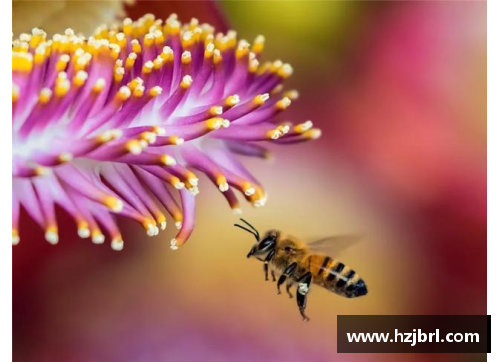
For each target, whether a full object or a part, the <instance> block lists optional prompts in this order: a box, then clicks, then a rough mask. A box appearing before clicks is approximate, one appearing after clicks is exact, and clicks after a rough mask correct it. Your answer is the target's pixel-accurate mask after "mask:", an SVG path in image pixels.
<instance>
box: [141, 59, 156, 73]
mask: <svg viewBox="0 0 500 362" xmlns="http://www.w3.org/2000/svg"><path fill="white" fill-rule="evenodd" d="M153 67H154V63H153V62H152V61H151V60H149V61H147V62H146V63H144V65H143V66H142V73H144V74H149V73H151V72H152V71H153Z"/></svg>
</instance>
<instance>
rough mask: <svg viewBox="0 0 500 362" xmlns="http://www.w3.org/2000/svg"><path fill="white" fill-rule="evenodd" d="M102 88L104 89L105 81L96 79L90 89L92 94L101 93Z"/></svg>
mask: <svg viewBox="0 0 500 362" xmlns="http://www.w3.org/2000/svg"><path fill="white" fill-rule="evenodd" d="M104 87H106V80H105V79H104V78H98V79H97V80H96V81H95V83H94V86H93V87H92V92H94V93H101V92H102V91H103V90H104Z"/></svg>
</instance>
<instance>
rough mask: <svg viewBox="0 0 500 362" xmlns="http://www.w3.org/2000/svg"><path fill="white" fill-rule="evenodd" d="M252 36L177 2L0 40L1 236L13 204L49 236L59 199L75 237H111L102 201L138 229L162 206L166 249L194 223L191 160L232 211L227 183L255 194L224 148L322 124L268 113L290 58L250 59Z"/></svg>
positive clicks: (119, 241) (279, 101) (52, 238)
mask: <svg viewBox="0 0 500 362" xmlns="http://www.w3.org/2000/svg"><path fill="white" fill-rule="evenodd" d="M263 45H264V38H263V37H262V36H259V37H257V38H256V40H255V41H254V42H253V45H250V44H249V43H248V42H247V41H245V40H240V41H238V40H237V37H236V33H235V32H234V31H229V32H228V33H227V34H221V33H218V34H214V29H213V28H212V27H211V26H209V25H207V24H199V23H198V21H197V20H196V19H192V20H191V22H190V23H189V24H184V25H182V24H181V23H180V22H179V21H178V20H177V16H176V15H175V14H174V15H171V16H170V17H169V18H168V19H167V20H166V21H165V23H163V22H162V20H157V19H155V17H154V16H153V15H145V16H144V17H142V18H140V19H139V20H137V21H135V22H134V21H132V20H130V19H125V20H124V21H123V24H122V25H120V26H111V27H106V26H101V27H100V28H98V29H97V30H96V32H95V34H94V35H93V36H92V37H89V38H88V39H86V38H84V37H82V36H77V35H75V33H74V32H73V31H72V30H71V29H68V30H66V31H65V33H64V34H62V35H59V34H57V35H54V36H53V37H52V39H51V40H48V39H47V36H46V33H45V32H44V31H42V30H40V29H33V30H32V33H31V34H21V35H20V37H19V39H16V40H14V42H13V52H12V78H13V87H12V112H13V160H12V166H13V200H12V209H13V228H12V242H13V244H17V243H18V242H19V214H20V209H21V207H22V208H24V209H25V210H26V212H27V213H28V214H29V215H30V217H31V218H33V219H34V220H35V221H36V222H37V223H38V224H39V225H40V226H41V227H42V228H43V229H44V230H45V239H46V240H47V241H48V242H49V243H52V244H56V243H57V242H58V239H59V237H58V229H57V222H56V216H55V211H54V210H55V205H56V204H58V205H59V206H60V207H62V208H63V209H64V210H65V211H66V212H68V213H69V214H70V215H71V216H72V217H73V218H74V220H75V222H76V224H77V228H78V235H79V236H80V237H82V238H87V237H91V239H92V241H93V242H94V243H102V242H104V238H105V237H104V234H103V232H102V231H101V229H100V226H102V227H103V228H104V229H105V230H106V231H107V233H108V234H109V236H110V237H111V246H112V248H113V249H115V250H120V249H122V248H123V238H122V236H121V233H120V230H119V228H118V227H117V224H116V221H115V217H114V215H113V214H119V215H123V216H125V217H127V218H130V219H133V220H135V221H137V222H139V223H140V224H141V225H142V226H143V227H144V229H145V230H146V232H147V234H148V235H149V236H154V235H157V234H158V233H159V229H162V230H163V229H165V228H166V222H167V217H166V214H169V215H170V217H171V218H172V219H173V220H174V222H175V226H176V227H177V228H178V229H179V231H178V234H177V236H176V237H175V238H174V239H172V241H171V248H172V249H177V248H178V247H179V246H180V245H182V244H183V243H184V242H185V241H186V240H187V239H188V237H189V236H190V234H191V232H192V230H193V228H194V223H195V201H194V195H196V194H197V193H198V176H197V175H196V174H195V173H194V172H193V171H192V170H198V171H199V172H201V173H204V174H205V175H206V176H207V177H208V178H209V179H210V180H211V181H212V182H213V183H214V184H215V185H216V186H217V187H218V189H219V190H220V191H221V193H222V195H224V196H225V198H226V199H227V201H228V203H229V205H230V206H231V208H232V209H233V210H234V211H235V212H239V211H240V206H239V203H238V199H237V197H236V194H235V191H239V192H241V193H242V194H243V195H244V197H245V198H246V199H247V200H248V201H249V202H251V203H252V204H253V205H254V206H262V205H264V203H265V201H266V194H265V192H264V189H263V187H262V185H261V184H260V183H259V182H258V181H257V180H256V179H255V178H254V177H253V176H252V175H251V174H250V173H249V172H248V171H247V170H246V169H245V167H244V166H243V165H242V164H241V163H240V162H239V160H238V159H237V158H236V157H235V154H242V155H247V156H254V157H266V156H267V154H268V152H267V150H266V149H265V148H264V147H262V146H261V145H259V144H257V143H258V142H261V141H267V142H274V143H277V144H289V143H296V142H301V141H306V140H309V139H314V138H317V137H318V136H319V135H320V131H319V130H317V129H314V128H312V123H311V122H310V121H307V122H304V123H302V124H298V125H293V124H291V123H288V122H285V123H276V122H273V118H274V117H275V116H276V115H278V114H279V113H280V112H282V111H284V110H285V109H286V108H288V106H289V105H290V103H291V101H292V100H293V99H295V98H296V97H297V92H296V91H283V86H282V82H283V80H284V79H285V78H288V77H289V76H290V75H291V74H292V68H291V66H290V65H289V64H285V63H282V62H281V61H279V60H278V61H275V62H264V63H261V62H260V58H261V53H262V49H263ZM167 186H168V187H167ZM178 195H180V197H178ZM177 199H180V203H178V201H177ZM165 211H166V212H165Z"/></svg>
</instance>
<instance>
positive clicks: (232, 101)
mask: <svg viewBox="0 0 500 362" xmlns="http://www.w3.org/2000/svg"><path fill="white" fill-rule="evenodd" d="M238 103H240V97H239V96H238V95H237V94H235V95H232V96H229V97H227V98H226V102H225V104H226V106H228V107H234V106H235V105H237V104H238Z"/></svg>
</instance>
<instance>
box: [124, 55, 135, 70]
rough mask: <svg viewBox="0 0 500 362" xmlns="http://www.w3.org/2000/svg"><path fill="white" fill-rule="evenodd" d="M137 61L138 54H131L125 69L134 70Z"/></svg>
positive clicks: (126, 61)
mask: <svg viewBox="0 0 500 362" xmlns="http://www.w3.org/2000/svg"><path fill="white" fill-rule="evenodd" d="M136 59H137V54H136V53H130V54H129V55H128V57H127V59H126V60H125V68H126V69H132V67H133V66H134V64H135V61H136Z"/></svg>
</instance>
